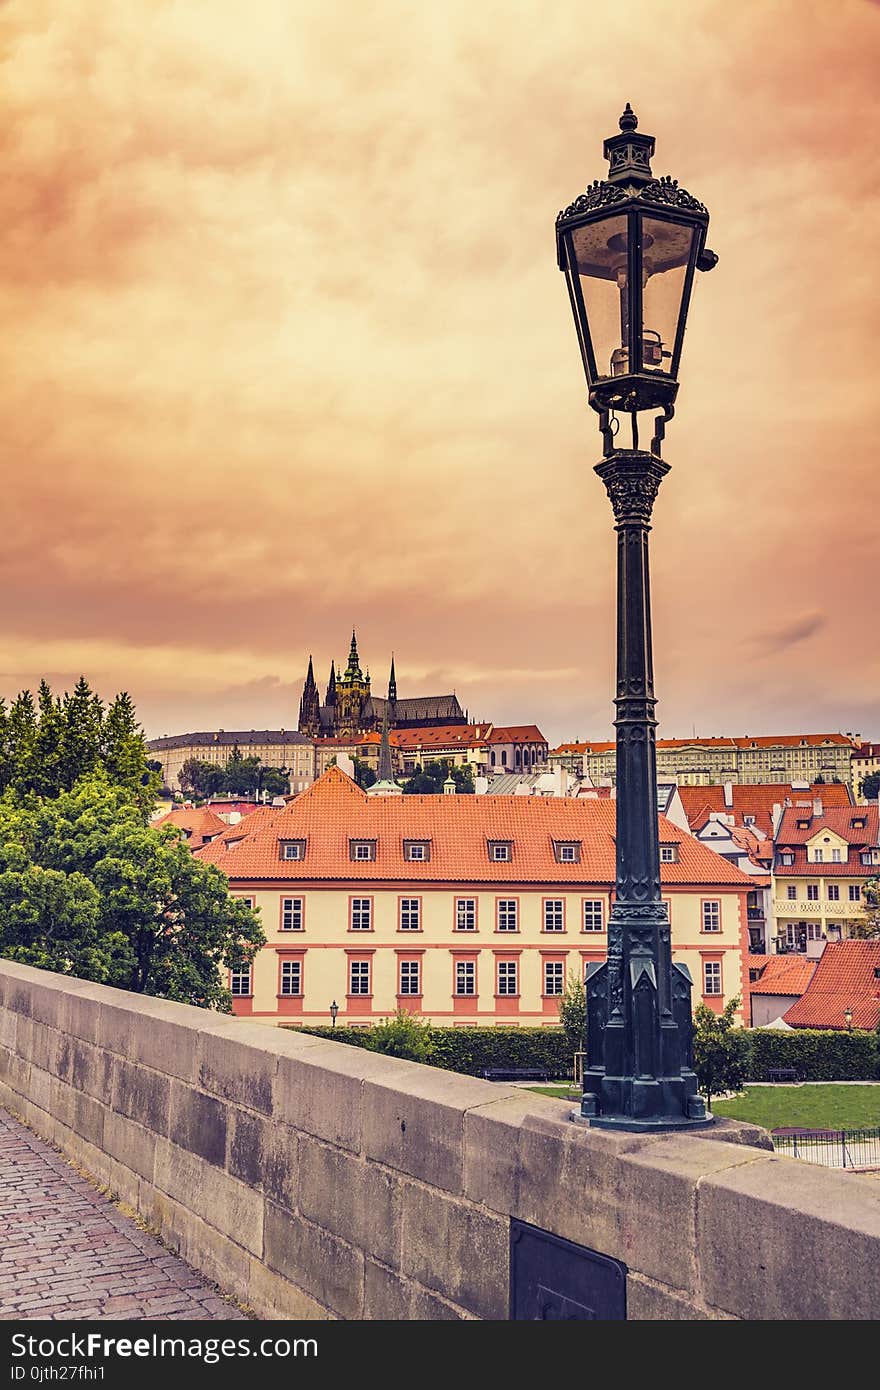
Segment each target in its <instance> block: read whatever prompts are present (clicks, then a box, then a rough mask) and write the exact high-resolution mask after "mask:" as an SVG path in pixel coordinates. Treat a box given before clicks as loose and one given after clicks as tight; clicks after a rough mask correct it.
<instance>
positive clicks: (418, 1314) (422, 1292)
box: [409, 1284, 506, 1322]
mask: <svg viewBox="0 0 880 1390" xmlns="http://www.w3.org/2000/svg"><path fill="white" fill-rule="evenodd" d="M409 1316H410V1319H411V1321H413V1322H466V1321H469V1319H468V1314H467V1313H466V1312H465V1310H464V1309H463V1308H458V1307H456V1306H455V1304H453V1303H449V1302H448V1301H447V1300H446V1299H445V1298H439V1297H438V1296H437V1294H433V1293H429V1292H428V1290H427V1289H422V1288H420V1287H419V1286H418V1285H417V1284H415V1285H413V1292H412V1300H411V1302H410V1311H409ZM505 1316H506V1314H505Z"/></svg>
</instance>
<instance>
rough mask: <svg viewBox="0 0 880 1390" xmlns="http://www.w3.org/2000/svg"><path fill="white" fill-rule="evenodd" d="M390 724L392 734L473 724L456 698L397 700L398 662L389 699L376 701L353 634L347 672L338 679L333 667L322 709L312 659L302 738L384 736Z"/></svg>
mask: <svg viewBox="0 0 880 1390" xmlns="http://www.w3.org/2000/svg"><path fill="white" fill-rule="evenodd" d="M386 719H387V725H388V728H389V729H411V728H422V729H423V728H429V727H431V726H436V725H441V724H442V725H449V724H467V722H468V716H467V713H466V712H465V711H464V710H463V709H462V707H461V705H460V704H459V703H458V700H457V699H456V697H455V695H420V696H416V697H415V698H412V699H404V700H400V699H398V697H397V681H396V678H395V674H394V657H393V656H392V658H391V675H390V677H389V680H388V696H387V698H386V699H382V697H381V696H378V695H373V693H372V691H371V688H370V672H369V670H368V671H366V672H363V671H362V670H361V664H360V658H359V656H358V649H357V637H356V635H355V633H354V632H352V634H351V649H350V651H349V653H348V665H347V666H346V668H345V670H344V671H343V672H342V673H341V674H340V675H337V674H336V663H335V662H331V664H330V679H329V681H328V683H327V693H326V696H325V698H324V702H323V704H322V703H321V697H320V693H319V691H318V686H317V684H316V682H315V673H314V670H313V667H312V658H311V657H309V669H308V672H307V673H306V680H305V685H304V687H303V693H302V699H301V700H300V705H299V725H298V728H299V732H300V733H301V734H305V735H307V736H308V737H309V738H330V737H338V736H340V735H341V736H348V735H351V734H359V733H370V732H372V731H374V730H381V729H382V727H383V726H384V724H385V723H386Z"/></svg>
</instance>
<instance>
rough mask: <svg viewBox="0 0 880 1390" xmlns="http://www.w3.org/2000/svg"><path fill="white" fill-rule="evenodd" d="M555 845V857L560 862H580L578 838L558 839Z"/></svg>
mask: <svg viewBox="0 0 880 1390" xmlns="http://www.w3.org/2000/svg"><path fill="white" fill-rule="evenodd" d="M555 847H556V858H557V861H558V862H559V863H560V864H579V863H580V859H581V846H580V841H579V840H558V841H557V842H556V846H555Z"/></svg>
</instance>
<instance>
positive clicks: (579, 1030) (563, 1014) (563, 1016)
mask: <svg viewBox="0 0 880 1390" xmlns="http://www.w3.org/2000/svg"><path fill="white" fill-rule="evenodd" d="M559 1022H560V1023H561V1024H562V1028H563V1031H564V1033H565V1036H566V1039H567V1040H568V1046H569V1048H570V1049H571V1053H572V1056H573V1055H574V1053H575V1052H583V1050H584V1048H585V1047H586V1041H587V994H586V990H585V989H584V982H583V980H582V979H581V977H580V975H579V974H578V973H577V971H575V970H570V971H569V972H568V978H567V980H566V982H565V991H564V993H563V994H561V995H560V996H559Z"/></svg>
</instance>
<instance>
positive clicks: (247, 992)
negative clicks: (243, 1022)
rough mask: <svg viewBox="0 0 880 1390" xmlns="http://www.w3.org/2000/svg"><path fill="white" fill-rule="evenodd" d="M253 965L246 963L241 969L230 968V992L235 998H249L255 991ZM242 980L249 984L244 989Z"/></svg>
mask: <svg viewBox="0 0 880 1390" xmlns="http://www.w3.org/2000/svg"><path fill="white" fill-rule="evenodd" d="M253 973H254V972H253V966H250V965H245V966H243V967H242V969H240V970H230V972H229V993H230V994H231V995H232V997H233V999H249V998H250V996H251V995H252V994H253V992H254V987H253V986H254V981H253ZM242 981H245V982H246V984H247V988H246V989H242V987H241V985H242Z"/></svg>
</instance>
